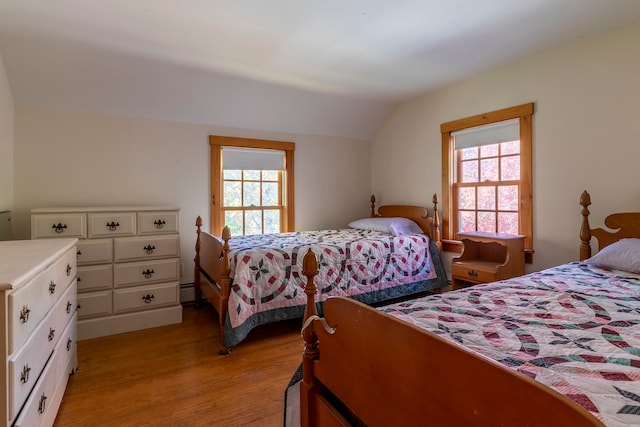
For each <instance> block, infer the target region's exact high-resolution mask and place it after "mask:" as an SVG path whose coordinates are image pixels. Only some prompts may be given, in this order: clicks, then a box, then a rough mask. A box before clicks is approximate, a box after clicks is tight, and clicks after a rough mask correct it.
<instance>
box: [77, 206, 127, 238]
mask: <svg viewBox="0 0 640 427" xmlns="http://www.w3.org/2000/svg"><path fill="white" fill-rule="evenodd" d="M88 222H89V238H90V239H93V238H96V237H107V236H112V237H113V236H133V235H135V234H136V213H135V212H113V213H90V214H89V219H88Z"/></svg>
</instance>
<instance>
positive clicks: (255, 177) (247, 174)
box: [244, 170, 260, 181]
mask: <svg viewBox="0 0 640 427" xmlns="http://www.w3.org/2000/svg"><path fill="white" fill-rule="evenodd" d="M244 179H246V180H248V181H260V171H251V170H246V171H244Z"/></svg>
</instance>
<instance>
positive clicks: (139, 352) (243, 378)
mask: <svg viewBox="0 0 640 427" xmlns="http://www.w3.org/2000/svg"><path fill="white" fill-rule="evenodd" d="M216 319H217V317H216V315H215V311H214V310H213V308H211V306H209V305H205V306H204V307H203V308H201V309H195V308H194V307H193V306H186V307H185V308H184V314H183V323H182V324H179V325H171V326H165V327H160V328H153V329H147V330H143V331H137V332H132V333H127V334H121V335H114V336H110V337H102V338H96V339H92V340H86V341H80V342H78V362H79V369H78V371H76V373H75V374H74V375H72V376H71V377H70V379H69V385H68V386H67V391H66V393H65V396H64V399H63V401H62V405H61V407H60V411H59V412H58V417H57V418H56V423H55V426H56V427H63V426H91V427H98V426H222V427H224V426H281V425H282V423H283V408H284V392H285V388H286V386H287V384H288V382H289V380H290V379H291V376H292V375H293V373H294V371H295V369H296V368H297V366H298V364H299V363H300V362H301V360H302V338H301V337H300V327H301V321H300V320H295V321H284V322H278V323H275V324H272V325H266V326H262V327H259V328H257V329H254V330H253V331H252V332H251V333H250V334H249V337H248V338H247V339H246V340H245V341H243V342H242V343H241V344H240V345H238V346H237V347H236V348H234V349H233V352H232V353H231V354H230V355H226V356H220V355H218V350H219V347H220V341H219V329H218V325H217V320H216Z"/></svg>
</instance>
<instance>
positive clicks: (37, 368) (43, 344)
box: [8, 283, 76, 418]
mask: <svg viewBox="0 0 640 427" xmlns="http://www.w3.org/2000/svg"><path fill="white" fill-rule="evenodd" d="M75 311H76V289H75V283H74V284H73V285H72V286H70V287H69V289H67V291H66V292H65V294H64V295H63V296H62V297H61V298H60V300H59V301H58V302H57V303H56V305H55V306H54V307H53V309H52V310H51V311H49V313H48V314H47V315H46V316H45V318H44V319H43V320H42V322H40V324H39V325H38V326H37V327H36V329H35V331H34V332H33V333H32V334H31V335H30V336H29V338H28V339H27V340H26V341H25V343H24V345H23V346H22V347H21V348H20V349H19V350H18V351H17V352H15V353H14V355H13V356H12V357H11V358H10V359H9V378H8V379H9V390H11V391H12V392H11V393H10V395H9V397H10V399H9V405H10V406H9V411H10V418H13V417H15V416H16V415H17V414H18V412H19V411H20V407H21V406H22V404H23V403H24V401H25V399H26V398H27V396H28V395H29V392H30V391H31V389H32V387H33V386H34V384H35V382H36V380H37V379H38V376H39V375H40V372H42V370H43V368H44V366H45V364H46V362H47V360H48V359H49V356H50V355H51V353H52V352H53V350H54V348H55V346H56V344H57V342H58V341H59V339H60V337H61V336H62V335H63V333H64V331H65V330H66V329H67V327H68V325H69V322H70V321H71V319H72V318H73V316H74V314H75Z"/></svg>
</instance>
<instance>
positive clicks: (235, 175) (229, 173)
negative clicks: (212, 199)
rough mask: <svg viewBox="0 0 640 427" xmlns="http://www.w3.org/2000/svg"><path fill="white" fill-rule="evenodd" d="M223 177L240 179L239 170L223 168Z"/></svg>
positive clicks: (240, 172)
mask: <svg viewBox="0 0 640 427" xmlns="http://www.w3.org/2000/svg"><path fill="white" fill-rule="evenodd" d="M222 176H223V179H238V180H239V179H242V171H241V170H225V171H223V175H222Z"/></svg>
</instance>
